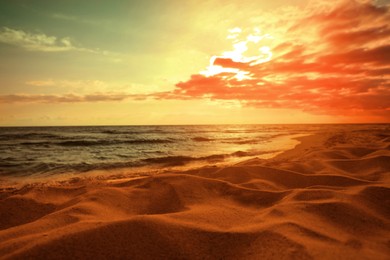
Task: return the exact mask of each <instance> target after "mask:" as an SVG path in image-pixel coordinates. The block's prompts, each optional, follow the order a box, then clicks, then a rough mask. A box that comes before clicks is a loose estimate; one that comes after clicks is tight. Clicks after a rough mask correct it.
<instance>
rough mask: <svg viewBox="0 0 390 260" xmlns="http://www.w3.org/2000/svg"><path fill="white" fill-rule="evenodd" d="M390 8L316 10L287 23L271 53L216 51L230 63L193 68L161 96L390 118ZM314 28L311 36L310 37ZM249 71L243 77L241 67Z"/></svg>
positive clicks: (353, 4)
mask: <svg viewBox="0 0 390 260" xmlns="http://www.w3.org/2000/svg"><path fill="white" fill-rule="evenodd" d="M389 21H390V9H389V6H376V5H375V4H374V2H373V1H369V2H367V1H366V2H361V1H357V0H350V1H344V2H343V3H341V4H339V5H337V6H334V7H333V8H331V9H328V10H321V11H319V10H313V11H312V13H310V14H307V15H306V16H305V17H302V18H301V19H299V20H297V21H292V22H291V23H290V24H289V27H288V28H287V30H285V31H286V32H287V33H286V34H289V33H290V34H291V35H286V41H285V42H282V43H281V44H279V45H278V46H276V47H274V48H273V49H272V50H271V51H272V52H273V56H274V57H273V59H271V60H270V61H268V62H263V63H259V64H256V65H253V64H251V61H246V62H242V61H241V60H239V61H237V60H236V59H233V58H229V57H223V56H222V57H217V58H215V59H214V63H213V64H211V65H214V66H220V67H222V68H224V69H227V70H223V71H222V72H221V73H215V74H211V75H209V76H205V75H202V74H195V75H192V76H191V78H190V79H189V80H187V81H185V82H179V83H177V84H176V88H175V90H174V91H172V92H166V93H160V94H158V95H157V97H158V98H176V99H189V98H210V99H215V100H238V101H240V102H241V103H242V104H244V105H248V106H256V107H259V108H294V109H301V110H304V111H309V112H311V113H317V114H343V115H351V114H358V113H360V114H362V115H379V116H382V117H384V119H385V120H386V121H389V120H390V73H389V72H390V45H389V44H388V43H389V42H390V41H389V40H390V23H389ZM306 32H310V33H311V35H310V37H306V34H307V33H306ZM237 70H239V71H242V72H245V73H246V75H247V76H249V77H246V78H243V79H242V80H239V79H237V77H235V75H236V71H237Z"/></svg>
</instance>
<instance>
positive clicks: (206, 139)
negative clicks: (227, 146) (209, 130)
mask: <svg viewBox="0 0 390 260" xmlns="http://www.w3.org/2000/svg"><path fill="white" fill-rule="evenodd" d="M191 140H193V141H195V142H211V141H214V140H215V139H211V138H207V137H201V136H197V137H194V138H192V139H191Z"/></svg>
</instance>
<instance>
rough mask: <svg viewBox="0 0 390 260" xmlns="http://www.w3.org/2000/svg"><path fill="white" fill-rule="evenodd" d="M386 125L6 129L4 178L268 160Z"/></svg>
mask: <svg viewBox="0 0 390 260" xmlns="http://www.w3.org/2000/svg"><path fill="white" fill-rule="evenodd" d="M351 127H355V128H362V127H363V128H364V127H366V128H375V127H376V128H380V127H382V128H385V127H388V126H386V125H377V126H375V125H366V126H364V125H363V126H362V125H355V126H350V125H215V126H88V127H87V126H85V127H3V128H0V177H2V178H6V177H7V176H10V177H19V178H23V177H32V176H50V175H58V174H63V173H68V174H69V173H73V174H83V173H85V172H88V171H91V170H106V169H118V168H137V167H142V166H146V165H149V166H150V165H156V166H162V165H163V166H179V165H188V164H191V163H194V162H196V163H197V164H210V163H215V162H228V161H233V160H243V159H246V158H249V157H261V158H267V157H272V156H273V155H275V153H276V152H280V151H283V150H286V149H291V148H292V147H293V146H294V145H295V144H296V143H297V141H295V140H293V139H292V138H293V137H297V136H299V135H305V134H311V133H315V132H318V131H327V130H332V129H340V130H342V129H347V128H348V129H349V128H351Z"/></svg>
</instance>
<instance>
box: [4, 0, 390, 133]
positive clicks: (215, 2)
mask: <svg viewBox="0 0 390 260" xmlns="http://www.w3.org/2000/svg"><path fill="white" fill-rule="evenodd" d="M378 122H387V123H390V1H389V0H378V1H374V0H372V1H371V0H316V1H311V0H273V1H268V0H258V1H252V0H225V1H222V0H208V1H203V0H186V1H182V0H158V1H156V0H122V1H119V0H113V1H101V0H84V1H74V0H66V1H65V0H58V1H52V0H39V1H38V0H13V1H9V0H0V126H41V125H42V126H43V125H161V124H162V125H167V124H168V125H180V124H281V123H282V124H283V123H292V124H296V123H378Z"/></svg>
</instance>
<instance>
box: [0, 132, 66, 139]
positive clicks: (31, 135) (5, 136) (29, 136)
mask: <svg viewBox="0 0 390 260" xmlns="http://www.w3.org/2000/svg"><path fill="white" fill-rule="evenodd" d="M59 137H60V136H59V135H55V134H47V133H25V134H22V133H15V134H0V140H15V139H32V138H59Z"/></svg>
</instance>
